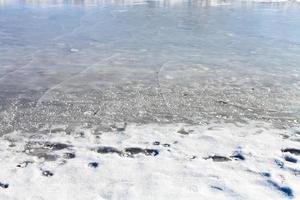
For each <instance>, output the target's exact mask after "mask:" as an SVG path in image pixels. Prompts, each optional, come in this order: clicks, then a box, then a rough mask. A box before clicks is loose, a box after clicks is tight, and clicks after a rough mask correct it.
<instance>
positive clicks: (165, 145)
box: [163, 143, 171, 147]
mask: <svg viewBox="0 0 300 200" xmlns="http://www.w3.org/2000/svg"><path fill="white" fill-rule="evenodd" d="M163 146H164V147H170V146H171V145H170V144H167V143H166V144H163Z"/></svg>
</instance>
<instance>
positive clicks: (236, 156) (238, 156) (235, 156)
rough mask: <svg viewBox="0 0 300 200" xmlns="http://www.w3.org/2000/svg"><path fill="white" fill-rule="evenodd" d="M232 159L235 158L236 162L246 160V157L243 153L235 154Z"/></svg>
mask: <svg viewBox="0 0 300 200" xmlns="http://www.w3.org/2000/svg"><path fill="white" fill-rule="evenodd" d="M230 157H231V158H234V159H235V160H245V159H246V158H245V156H243V154H242V153H241V152H234V153H233V155H232V156H230Z"/></svg>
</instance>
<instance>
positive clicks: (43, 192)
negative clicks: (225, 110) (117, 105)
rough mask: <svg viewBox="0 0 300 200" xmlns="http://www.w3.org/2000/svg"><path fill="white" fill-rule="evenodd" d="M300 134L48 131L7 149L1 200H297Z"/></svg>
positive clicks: (215, 128)
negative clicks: (292, 199) (169, 199)
mask: <svg viewBox="0 0 300 200" xmlns="http://www.w3.org/2000/svg"><path fill="white" fill-rule="evenodd" d="M299 134H300V133H299V129H296V128H294V129H274V128H272V126H271V125H269V124H266V123H260V122H251V123H247V124H246V123H245V124H213V123H212V124H209V125H205V126H200V125H199V126H197V125H194V126H191V125H185V124H173V125H160V124H149V125H138V124H129V125H127V126H126V124H114V125H111V126H110V127H108V128H107V129H106V130H104V131H103V130H99V129H98V128H97V127H89V126H88V125H83V126H81V127H80V126H79V127H66V126H63V125H62V126H56V127H54V126H52V127H51V128H49V127H46V126H45V127H43V128H41V130H40V131H39V132H37V133H35V134H32V133H24V132H14V133H11V134H7V135H4V136H2V138H1V140H0V141H1V144H0V148H1V149H0V165H1V171H0V182H1V187H0V199H6V200H10V199H16V200H33V199H34V200H35V199H39V200H50V199H64V200H82V199H85V200H91V199H93V200H96V199H97V200H98V199H168V198H171V199H289V198H290V199H291V198H294V199H297V198H299V195H300V187H299V174H300V167H299V164H298V163H297V162H298V159H299V154H300V150H299V149H300V145H299V144H300V143H299V142H300V135H299Z"/></svg>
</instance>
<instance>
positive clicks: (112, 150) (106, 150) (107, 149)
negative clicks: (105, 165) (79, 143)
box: [97, 146, 121, 154]
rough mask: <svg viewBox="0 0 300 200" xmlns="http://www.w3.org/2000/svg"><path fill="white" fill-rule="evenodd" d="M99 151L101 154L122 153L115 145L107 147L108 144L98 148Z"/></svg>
mask: <svg viewBox="0 0 300 200" xmlns="http://www.w3.org/2000/svg"><path fill="white" fill-rule="evenodd" d="M97 153H101V154H107V153H117V154H120V153H121V152H120V151H119V150H118V149H116V148H114V147H107V146H102V147H98V148H97Z"/></svg>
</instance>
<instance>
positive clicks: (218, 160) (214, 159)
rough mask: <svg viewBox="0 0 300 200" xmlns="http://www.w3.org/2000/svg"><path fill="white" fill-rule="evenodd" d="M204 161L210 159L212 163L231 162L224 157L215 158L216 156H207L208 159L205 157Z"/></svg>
mask: <svg viewBox="0 0 300 200" xmlns="http://www.w3.org/2000/svg"><path fill="white" fill-rule="evenodd" d="M204 159H205V160H207V159H212V160H213V161H214V162H227V161H231V159H230V158H227V157H225V156H217V155H213V156H208V157H206V158H204Z"/></svg>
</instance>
